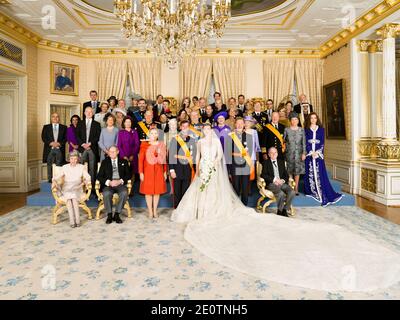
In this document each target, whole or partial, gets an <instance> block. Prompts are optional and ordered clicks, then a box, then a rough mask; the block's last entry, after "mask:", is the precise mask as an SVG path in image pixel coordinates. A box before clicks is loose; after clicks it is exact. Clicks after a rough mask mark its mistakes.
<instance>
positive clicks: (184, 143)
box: [169, 120, 196, 208]
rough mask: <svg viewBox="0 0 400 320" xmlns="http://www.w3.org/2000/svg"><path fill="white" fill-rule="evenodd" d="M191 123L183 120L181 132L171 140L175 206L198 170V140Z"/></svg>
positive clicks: (171, 167) (170, 169)
mask: <svg viewBox="0 0 400 320" xmlns="http://www.w3.org/2000/svg"><path fill="white" fill-rule="evenodd" d="M189 127H190V123H189V121H187V120H183V121H181V123H180V130H181V131H180V132H179V134H178V135H176V136H175V137H174V138H173V139H172V140H171V142H170V147H169V172H170V175H171V178H172V179H173V180H172V186H173V192H174V208H177V207H178V205H179V203H180V202H181V200H182V198H183V195H184V194H185V192H186V191H187V189H188V188H189V186H190V183H191V181H192V179H193V178H194V175H195V172H196V167H195V166H196V164H195V163H194V162H195V159H196V140H195V139H194V138H193V137H192V136H191V135H190V128H189Z"/></svg>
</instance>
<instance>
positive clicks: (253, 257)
mask: <svg viewBox="0 0 400 320" xmlns="http://www.w3.org/2000/svg"><path fill="white" fill-rule="evenodd" d="M218 142H219V140H218V138H217V136H216V135H215V134H214V133H213V130H212V129H211V127H210V126H208V125H206V126H205V127H204V138H202V139H200V140H199V142H198V152H197V157H196V158H197V159H196V160H197V162H196V163H197V168H198V172H197V175H196V178H195V179H194V181H193V182H192V184H191V186H190V187H189V189H188V190H187V192H186V193H185V195H184V197H183V199H182V201H181V202H180V204H179V206H178V207H177V209H175V210H174V211H173V213H172V216H171V220H172V221H175V222H178V223H188V224H187V226H186V229H185V232H184V237H185V239H186V240H187V241H188V242H190V243H191V244H192V245H193V246H194V247H195V248H197V249H198V250H199V251H201V252H202V253H203V254H204V255H206V256H208V257H210V258H212V259H213V260H215V261H217V262H218V263H220V264H222V265H225V266H227V267H230V268H232V269H235V270H238V271H241V272H244V273H248V274H251V275H254V276H257V277H260V278H263V279H267V280H271V281H275V282H280V283H284V284H288V285H293V286H299V287H304V288H311V289H317V290H326V291H371V290H376V289H379V288H384V287H388V286H390V285H393V284H395V283H397V282H399V281H400V254H399V253H397V252H395V251H392V250H390V249H388V248H386V247H384V246H382V245H379V244H375V243H371V242H370V241H368V240H366V239H365V238H363V237H361V236H359V235H357V234H355V233H352V232H350V231H349V230H347V229H346V228H344V227H341V226H338V225H335V224H330V223H321V222H314V221H305V220H301V219H297V218H296V219H293V218H286V217H281V216H277V215H274V214H268V215H261V214H258V213H257V212H256V211H255V210H254V209H251V208H247V207H245V206H244V205H243V204H242V202H241V201H240V199H239V198H238V197H237V196H236V194H235V192H234V190H233V188H232V186H231V184H230V182H229V178H228V173H227V170H226V165H225V162H224V157H223V151H222V147H221V144H220V143H218Z"/></svg>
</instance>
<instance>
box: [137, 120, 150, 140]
mask: <svg viewBox="0 0 400 320" xmlns="http://www.w3.org/2000/svg"><path fill="white" fill-rule="evenodd" d="M138 124H139V126H140V128H141V129H142V130H143V132H144V133H145V134H146V137H149V128H147V127H146V125H145V124H144V122H138Z"/></svg>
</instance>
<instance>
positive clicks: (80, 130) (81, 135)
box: [76, 118, 101, 162]
mask: <svg viewBox="0 0 400 320" xmlns="http://www.w3.org/2000/svg"><path fill="white" fill-rule="evenodd" d="M100 133H101V126H100V123H98V122H97V121H95V120H94V119H93V118H92V124H91V126H90V133H89V142H90V143H91V147H90V148H91V149H92V150H93V153H94V154H95V156H96V159H97V162H98V160H99V145H98V143H99V140H100ZM76 139H77V140H78V145H79V147H78V151H79V152H81V153H83V152H84V151H85V149H84V148H83V147H82V144H84V143H86V119H85V120H82V121H80V122H79V123H78V126H77V127H76Z"/></svg>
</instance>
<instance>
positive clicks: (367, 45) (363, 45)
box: [357, 40, 383, 53]
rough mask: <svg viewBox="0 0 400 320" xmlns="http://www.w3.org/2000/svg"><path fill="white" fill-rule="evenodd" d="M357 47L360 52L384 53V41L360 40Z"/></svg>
mask: <svg viewBox="0 0 400 320" xmlns="http://www.w3.org/2000/svg"><path fill="white" fill-rule="evenodd" d="M357 45H358V49H359V50H360V52H368V53H376V52H382V51H383V42H382V40H358V42H357Z"/></svg>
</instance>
